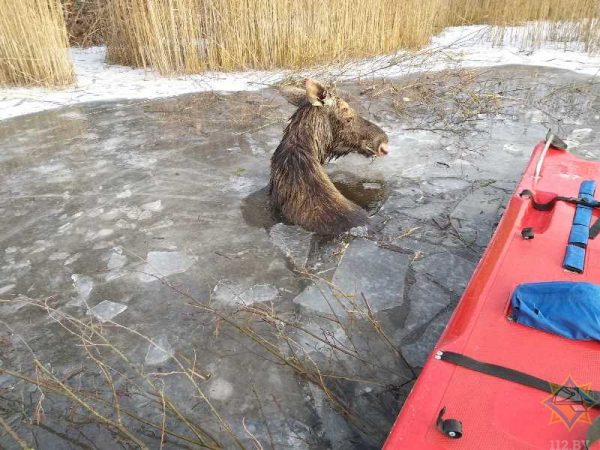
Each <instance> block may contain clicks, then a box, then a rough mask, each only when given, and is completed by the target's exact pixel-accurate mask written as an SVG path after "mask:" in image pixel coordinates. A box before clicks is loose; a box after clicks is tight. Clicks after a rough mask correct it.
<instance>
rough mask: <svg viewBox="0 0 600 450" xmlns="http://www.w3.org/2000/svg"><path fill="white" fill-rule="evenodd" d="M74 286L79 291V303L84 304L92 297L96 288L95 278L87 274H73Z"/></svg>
mask: <svg viewBox="0 0 600 450" xmlns="http://www.w3.org/2000/svg"><path fill="white" fill-rule="evenodd" d="M71 279H72V280H73V287H74V288H75V290H76V291H77V303H78V304H80V305H81V304H83V303H85V302H86V301H87V299H88V298H89V297H90V294H91V292H92V289H94V280H93V279H92V278H91V277H88V276H87V275H80V274H77V273H76V274H73V275H71Z"/></svg>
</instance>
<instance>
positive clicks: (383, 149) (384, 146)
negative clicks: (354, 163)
mask: <svg viewBox="0 0 600 450" xmlns="http://www.w3.org/2000/svg"><path fill="white" fill-rule="evenodd" d="M389 152H390V149H389V146H388V143H387V142H382V143H381V144H379V148H378V149H377V155H378V156H385V155H387V154H388V153H389Z"/></svg>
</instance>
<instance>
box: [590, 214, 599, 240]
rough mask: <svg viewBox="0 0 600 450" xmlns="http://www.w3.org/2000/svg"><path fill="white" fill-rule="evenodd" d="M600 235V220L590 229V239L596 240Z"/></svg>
mask: <svg viewBox="0 0 600 450" xmlns="http://www.w3.org/2000/svg"><path fill="white" fill-rule="evenodd" d="M599 233H600V218H598V219H597V220H596V222H594V225H592V226H591V227H590V239H595V238H596V236H598V234H599Z"/></svg>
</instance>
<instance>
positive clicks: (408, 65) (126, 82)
mask: <svg viewBox="0 0 600 450" xmlns="http://www.w3.org/2000/svg"><path fill="white" fill-rule="evenodd" d="M542 25H544V24H542ZM528 32H530V28H528V27H527V25H525V26H520V27H510V28H508V29H506V30H505V32H504V34H503V37H502V39H501V42H497V41H498V39H497V36H494V33H493V28H492V27H490V26H487V25H472V26H463V27H450V28H447V29H446V30H444V31H443V32H442V33H440V34H439V35H437V36H435V37H433V38H432V40H431V43H430V45H429V46H428V47H426V48H424V49H423V50H421V51H419V52H416V53H410V52H407V51H399V52H397V53H396V54H392V55H385V56H377V57H373V58H367V59H363V60H358V61H353V62H349V63H346V64H342V65H339V66H337V67H327V69H324V68H321V69H319V68H317V69H314V70H310V71H304V72H303V73H300V74H299V75H301V76H319V74H322V73H323V72H324V70H326V72H327V74H328V75H329V76H333V77H336V78H337V79H338V80H343V79H348V78H359V77H363V78H364V77H373V76H375V77H398V76H402V75H406V74H410V73H417V72H423V71H439V70H443V69H448V68H455V69H458V68H470V67H490V66H497V65H505V64H520V65H530V66H545V67H553V68H560V69H568V70H572V71H574V72H577V73H582V74H587V75H593V76H595V75H597V74H598V73H599V72H600V70H599V67H600V56H592V55H589V54H588V53H586V52H585V51H584V49H583V44H582V43H579V42H571V43H565V42H553V41H550V42H546V43H545V44H543V46H542V47H541V48H540V49H537V50H533V49H531V48H527V44H526V43H525V42H526V36H527V33H528ZM496 34H497V33H496ZM495 41H496V42H495ZM495 44H496V45H495ZM71 56H72V59H73V64H74V68H75V74H76V76H77V82H76V84H75V85H74V86H71V87H68V88H66V89H61V90H51V89H45V88H2V89H0V120H3V119H8V118H10V117H17V116H20V115H24V114H29V113H33V112H38V111H44V110H48V109H55V108H60V107H63V106H68V105H76V104H80V103H85V102H92V101H109V100H117V99H155V98H163V97H171V96H175V95H181V94H188V93H194V92H206V91H221V92H236V91H252V90H259V89H262V88H263V87H264V86H265V85H269V84H272V83H276V82H278V81H281V80H282V79H284V78H285V77H286V76H288V75H290V74H292V73H294V72H291V71H286V70H280V71H249V72H232V73H222V72H207V73H203V74H199V75H189V76H180V77H174V78H166V77H163V76H160V75H158V74H157V73H156V72H154V71H148V70H144V69H136V68H131V67H124V66H117V65H108V64H106V63H105V62H104V61H105V59H106V48H105V47H91V48H86V49H79V48H73V49H71ZM406 100H407V101H408V100H410V99H406ZM65 114H67V115H65V116H64V117H65V118H67V119H71V120H73V119H75V120H79V118H80V114H78V113H73V114H69V113H65ZM134 162H135V161H134ZM126 192H127V191H125V193H126Z"/></svg>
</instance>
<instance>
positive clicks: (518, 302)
mask: <svg viewBox="0 0 600 450" xmlns="http://www.w3.org/2000/svg"><path fill="white" fill-rule="evenodd" d="M511 304H512V310H513V312H512V316H513V319H514V320H515V321H516V322H517V323H520V324H522V325H527V326H530V327H533V328H537V329H539V330H543V331H547V332H549V333H554V334H558V335H560V336H564V337H567V338H570V339H579V340H586V341H589V340H596V341H600V286H598V285H595V284H591V283H575V282H567V281H550V282H544V283H525V284H521V285H519V286H517V288H516V289H515V291H514V292H513V295H512V299H511Z"/></svg>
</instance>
